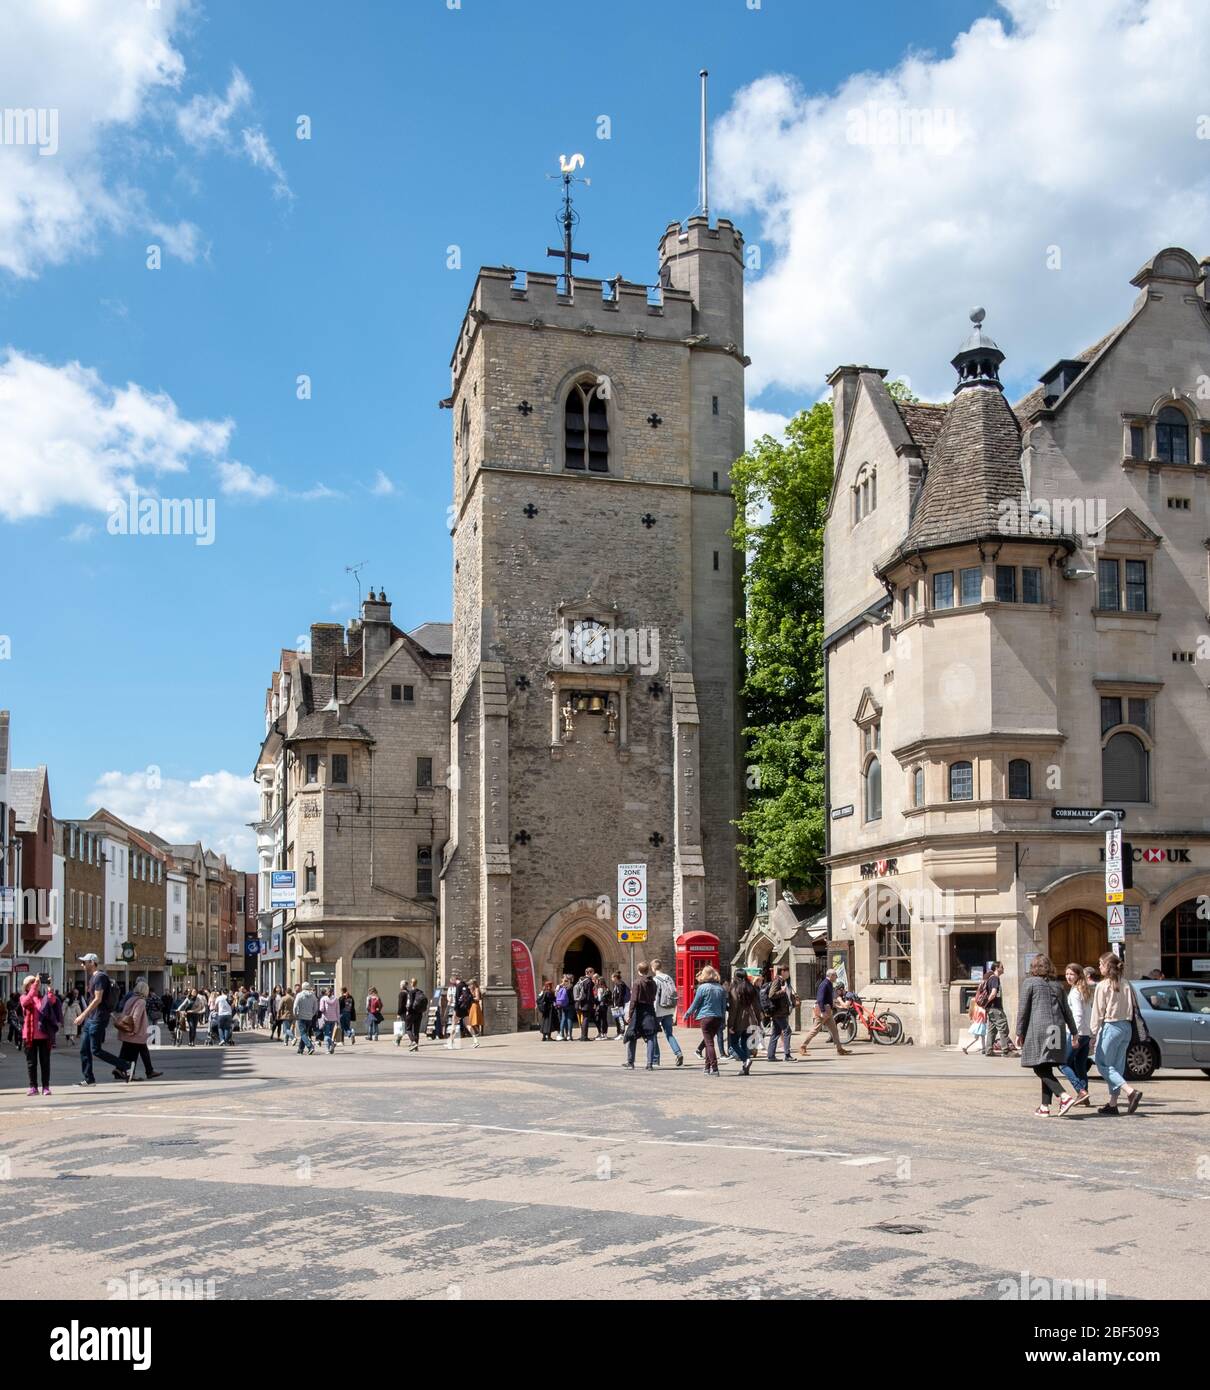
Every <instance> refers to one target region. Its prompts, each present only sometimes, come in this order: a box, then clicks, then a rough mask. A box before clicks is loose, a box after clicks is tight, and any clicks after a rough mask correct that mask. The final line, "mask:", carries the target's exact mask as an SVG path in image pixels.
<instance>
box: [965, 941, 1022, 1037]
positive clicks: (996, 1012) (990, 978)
mask: <svg viewBox="0 0 1210 1390" xmlns="http://www.w3.org/2000/svg"><path fill="white" fill-rule="evenodd" d="M1003 974H1004V962H1003V961H1002V960H998V961H995V962H994V963H993V964H992V968H991V973H990V974H988V975H987V976H986V977H985V978H984V981H983V984H982V985H980V987H979V989H980V992H983V991H984V986H986V998H985V1000H984V1001H983V1007H984V1008H985V1009H986V1010H987V1031H986V1032H985V1033H984V1034H983V1055H984V1056H985V1057H992V1056H996V1055H999V1056H1001V1057H1011V1056H1012V1055H1013V1053H1014V1052H1015V1051H1016V1048H1015V1047H1014V1046H1013V1040H1012V1035H1011V1034H1010V1033H1009V1031H1008V1015H1007V1014H1006V1013H1005V1012H1004V985H1003V982H1002V976H1003ZM978 997H979V995H978V994H976V995H975V998H976V999H978ZM997 1048H999V1052H998V1053H997Z"/></svg>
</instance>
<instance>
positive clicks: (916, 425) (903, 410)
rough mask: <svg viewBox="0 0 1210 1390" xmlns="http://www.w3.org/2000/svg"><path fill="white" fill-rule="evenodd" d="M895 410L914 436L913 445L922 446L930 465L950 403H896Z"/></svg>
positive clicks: (909, 432)
mask: <svg viewBox="0 0 1210 1390" xmlns="http://www.w3.org/2000/svg"><path fill="white" fill-rule="evenodd" d="M895 408H896V410H898V411H899V414H900V417H901V418H902V420H903V423H904V424H905V425H906V426H907V432H908V434H910V435H911V436H912V443H913V444H918V445H919V446H920V449H921V452H922V453H923V454H924V461H925V463H928V462H929V460H930V459H931V457H932V453H933V445H934V444H936V442H937V438H938V436H939V435H940V434H941V427H942V426H943V425H944V424H945V412H946V411H947V410H948V409H949V404H948V402H940V403H926V402H924V401H912V402H908V401H896V402H895Z"/></svg>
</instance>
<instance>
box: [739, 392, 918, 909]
mask: <svg viewBox="0 0 1210 1390" xmlns="http://www.w3.org/2000/svg"><path fill="white" fill-rule="evenodd" d="M887 389H888V390H889V392H890V394H891V396H892V397H893V398H894V399H896V400H900V401H915V400H916V399H917V398H916V397H915V396H914V395H912V393H911V392H910V391H909V390H908V389H907V387H905V386H904V385H903V384H902V383H901V382H888V383H887ZM731 483H732V487H733V489H734V490H735V494H736V505H737V510H738V516H737V519H736V523H735V527H734V530H733V533H732V534H733V537H734V540H735V544H736V547H737V548H738V549H739V550H741V551H743V552H744V554H745V556H746V557H747V563H746V568H745V574H744V590H745V605H744V608H745V611H744V616H743V617H742V618H741V619H740V623H739V627H740V632H741V634H742V643H743V652H744V663H745V675H744V687H743V694H744V704H745V710H746V714H747V720H748V723H747V727H746V728H745V730H744V735H745V738H746V739H747V761H748V773H747V785H748V806H747V810H746V811H745V812H744V814H743V815H742V816H741V817H740V819H739V820H738V821H737V822H736V824H737V825H738V826H739V829H740V832H741V835H742V837H743V843H742V844H741V846H740V860H741V862H742V864H743V866H744V869H745V871H746V873H747V875H748V877H749V879H751V880H753V881H755V880H757V879H761V878H780V879H782V880H783V881H784V882H785V883H786V885H787V886H788V887H792V888H806V889H808V890H809V889H813V888H822V886H823V882H824V871H823V867H822V866H821V865H820V863H819V859H820V857H821V856H822V854H823V853H824V844H825V838H824V791H825V789H824V708H823V532H824V514H825V512H826V511H827V506H828V498H829V495H830V494H831V490H832V407H831V404H830V403H828V402H820V403H819V404H817V405H814V406H812V407H811V409H810V410H804V411H800V412H799V414H797V415H796V416H795V417H794V418H793V419H792V420H791V421H790V423H789V424H788V425H787V426H786V437H785V440H784V442H782V441H778V440H776V439H774V438H772V436H770V435H765V436H764V437H763V438H761V439H758V440H757V441H756V443H755V444H754V445H753V446H752V448H751V449H749V450H748V452H747V453H746V454H744V455H743V456H742V457H741V458H740V459H739V460H738V461H737V462H736V463H735V465H734V466H733V468H732V470H731Z"/></svg>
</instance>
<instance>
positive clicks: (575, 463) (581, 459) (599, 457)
mask: <svg viewBox="0 0 1210 1390" xmlns="http://www.w3.org/2000/svg"><path fill="white" fill-rule="evenodd" d="M563 431H564V444H565V447H566V456H565V459H564V467H566V468H578V469H581V470H585V469H586V470H587V471H588V472H589V473H608V472H609V416H608V414H607V412H606V409H605V400H604V397H603V396H602V395H601V390H600V385H599V383H598V382H597V381H596V380H595V379H594V378H592V377H586V378H585V379H584V380H582V381H577V382H575V383H573V385H572V388H571V390H570V391H568V393H567V404H566V406H565V408H564V412H563Z"/></svg>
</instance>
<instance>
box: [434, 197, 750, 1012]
mask: <svg viewBox="0 0 1210 1390" xmlns="http://www.w3.org/2000/svg"><path fill="white" fill-rule="evenodd" d="M659 249H660V284H659V286H658V288H657V289H655V290H649V289H648V288H647V287H646V286H644V285H640V284H635V283H630V282H628V281H624V280H621V279H618V280H615V281H608V282H601V281H599V280H590V279H581V278H579V277H576V278H575V279H574V281H573V282H572V284H571V285H570V287H569V286H568V285H567V282H566V281H565V279H564V277H562V276H554V275H550V274H538V273H533V274H529V275H527V276H520V275H517V274H516V273H515V272H513V271H511V270H508V269H495V268H484V269H482V270H480V272H479V275H478V278H477V280H476V282H475V288H474V292H473V294H472V297H471V302H470V307H469V310H468V312H467V315H466V318H465V320H464V322H463V325H462V330H461V333H460V335H459V338H458V344H457V347H456V349H455V352H454V355H453V360H452V362H451V370H452V386H453V389H452V393H451V396H450V399H449V401H448V402H447V404H449V405H450V407H451V413H452V416H453V427H454V498H455V508H454V518H455V519H454V527H453V542H454V641H453V647H454V652H453V673H452V700H451V739H450V747H451V759H452V764H453V765H452V767H451V769H450V785H451V804H450V817H451V831H450V841H449V843H448V844H447V846H446V850H445V855H444V863H443V869H442V876H441V919H442V938H441V967H440V968H441V971H442V978H443V980H444V979H446V978H448V976H449V975H450V974H451V973H453V972H454V971H457V972H459V973H461V974H462V975H464V976H467V977H471V978H476V979H478V980H479V982H480V984H481V985H482V986H483V987H484V995H485V1004H486V1008H487V1012H488V1015H489V1018H488V1027H489V1028H490V1029H492V1030H495V1031H508V1030H510V1029H515V1028H516V1026H517V1022H518V1006H517V996H516V993H515V990H514V987H513V975H512V942H513V941H514V940H518V941H522V942H524V943H525V944H526V946H527V947H528V948H529V951H530V953H531V955H532V958H533V966H534V973H535V975H536V976H537V978H538V980H539V981H540V980H541V979H542V978H551V977H554V976H557V974H559V973H561V971H562V970H563V967H564V964H565V962H567V963H569V964H577V963H595V962H596V959H597V957H599V960H600V965H601V968H603V969H605V970H606V971H611V970H613V969H615V968H621V969H623V970H626V969H627V968H628V965H629V953H628V950H627V948H625V947H623V946H621V945H620V944H619V942H618V939H617V927H618V924H617V922H616V920H615V917H614V911H615V906H616V905H615V903H614V898H615V895H616V890H617V866H618V864H619V863H627V862H633V861H640V862H645V863H646V864H647V865H648V914H649V938H648V941H647V943H646V944H645V945H644V946H642V947H640V948H639V951H640V958H646V957H649V956H651V955H659V956H661V957H662V958H663V959H664V960H665V961H669V962H670V961H671V959H672V955H673V941H674V939H675V937H676V936H677V935H679V934H680V933H682V932H686V931H696V930H706V931H711V932H714V933H715V934H717V935H718V936H719V937H720V938H721V941H722V952H723V959H724V960H728V959H729V958H730V955H731V952H732V951H733V950H734V946H735V942H736V940H737V936H738V932H739V930H740V923H741V921H742V919H743V917H744V914H745V909H746V888H745V885H744V882H743V876H742V872H741V870H740V868H739V864H738V859H737V856H736V832H735V828H734V826H733V824H732V822H733V821H734V820H735V818H736V817H737V816H738V815H739V812H740V810H741V803H742V766H741V755H740V741H739V707H738V685H739V646H738V635H737V632H736V626H735V624H736V617H737V613H738V611H739V610H738V605H739V602H740V580H741V574H740V563H739V558H738V556H737V555H736V552H735V551H734V549H733V547H732V543H731V540H730V535H729V532H730V528H731V526H732V523H733V520H734V504H733V501H732V498H731V495H730V490H729V475H730V467H731V464H732V462H733V461H734V460H735V459H736V458H737V457H738V456H739V455H740V453H741V452H742V451H743V447H744V429H743V419H744V414H743V412H744V393H743V370H744V366H745V358H744V356H743V260H742V250H743V241H742V238H741V237H740V235H739V233H738V232H737V231H736V230H735V228H734V227H733V226H732V225H731V223H730V222H728V221H726V220H723V219H720V220H719V221H718V223H717V224H716V225H715V226H711V225H710V223H709V221H708V219H706V218H705V217H696V218H691V219H690V220H689V222H688V224H687V225H686V226H683V227H682V226H681V225H679V224H677V223H673V224H671V225H670V226H669V227H668V228H667V230H666V231H665V232H664V234H663V236H662V238H661V240H660V248H659ZM568 288H570V289H571V293H570V294H569V293H567V292H566V291H567V289H568Z"/></svg>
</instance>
